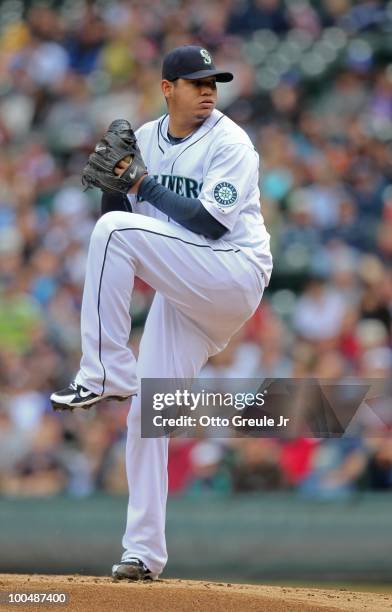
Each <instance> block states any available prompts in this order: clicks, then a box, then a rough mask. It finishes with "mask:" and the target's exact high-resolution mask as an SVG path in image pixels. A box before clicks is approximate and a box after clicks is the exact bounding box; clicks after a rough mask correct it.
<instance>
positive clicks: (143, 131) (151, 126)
mask: <svg viewBox="0 0 392 612" xmlns="http://www.w3.org/2000/svg"><path fill="white" fill-rule="evenodd" d="M165 117H166V115H162V116H161V117H158V119H154V120H153V121H147V122H146V123H143V124H142V125H140V126H139V127H138V128H137V130H135V134H136V137H137V138H142V137H143V136H148V135H149V134H151V133H152V132H156V130H157V129H158V126H159V123H160V122H161V121H162V120H163V119H164V118H165Z"/></svg>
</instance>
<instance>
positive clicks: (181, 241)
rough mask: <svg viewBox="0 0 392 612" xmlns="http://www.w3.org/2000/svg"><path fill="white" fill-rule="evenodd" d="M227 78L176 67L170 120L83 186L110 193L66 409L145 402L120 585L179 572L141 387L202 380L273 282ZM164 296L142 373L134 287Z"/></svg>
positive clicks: (171, 67) (151, 320)
mask: <svg viewBox="0 0 392 612" xmlns="http://www.w3.org/2000/svg"><path fill="white" fill-rule="evenodd" d="M232 79H233V75H232V74H231V73H229V72H222V71H220V70H218V69H217V68H216V67H215V66H214V63H213V60H212V57H211V55H210V54H209V52H208V51H207V50H206V49H203V48H201V47H198V46H191V45H187V46H182V47H178V48H176V49H174V50H173V51H171V52H170V53H169V54H168V55H167V56H166V57H165V58H164V61H163V71H162V92H163V95H164V97H165V99H166V103H167V113H166V114H165V115H163V116H162V117H160V118H159V119H157V120H156V121H151V122H149V123H146V124H145V125H143V126H142V127H140V128H139V129H138V130H137V131H136V133H134V132H133V131H132V128H131V126H130V124H129V123H128V122H127V121H126V120H118V121H114V122H113V123H112V124H111V126H110V127H109V129H108V131H107V132H106V134H105V135H104V136H103V138H102V139H101V140H100V141H99V142H98V143H97V145H96V147H95V150H94V152H93V153H92V154H91V155H90V157H89V161H88V163H87V166H86V167H85V169H84V172H83V182H84V184H85V185H87V186H91V185H95V186H97V187H99V188H100V189H101V190H102V191H103V198H102V209H103V213H105V214H103V215H102V217H101V218H100V219H99V221H98V222H97V224H96V226H95V229H94V231H93V233H92V236H91V242H90V247H89V254H88V261H87V270H86V279H85V286H84V293H83V304H82V312H81V330H82V358H81V363H80V370H79V372H78V373H77V375H76V377H75V380H74V381H73V382H72V383H71V384H70V385H69V387H67V388H66V389H63V390H61V391H58V392H56V393H53V394H52V396H51V401H52V404H53V407H54V409H56V410H72V409H74V408H75V407H78V406H79V407H82V408H89V407H90V406H92V405H94V404H96V403H97V402H99V401H102V400H104V399H110V398H116V399H125V398H129V397H132V403H131V408H130V411H129V416H128V436H127V446H126V469H127V477H128V484H129V505H128V513H127V525H126V530H125V534H124V537H123V547H124V549H125V551H124V554H123V556H122V559H121V561H120V562H119V563H117V564H116V565H114V566H113V570H112V576H113V577H114V578H115V579H128V580H143V579H154V578H156V577H157V576H159V574H160V573H161V572H162V570H163V568H164V567H165V564H166V562H167V551H166V541H165V512H166V499H167V478H168V477H167V459H168V444H169V440H168V438H162V437H160V438H156V439H142V438H141V434H140V431H141V427H140V393H139V389H140V380H141V379H142V378H186V379H189V378H194V377H197V376H198V374H199V372H200V369H201V368H202V366H203V365H204V364H205V363H206V361H207V359H208V358H209V357H210V356H211V355H214V354H215V353H217V352H219V351H221V350H222V349H223V348H224V347H225V346H226V344H227V343H228V341H229V340H230V338H231V336H232V335H233V334H234V333H235V332H236V331H237V330H238V329H239V328H240V327H241V326H242V325H243V324H244V322H245V321H246V320H247V319H249V317H251V316H252V314H253V313H254V311H255V310H256V308H257V307H258V304H259V302H260V300H261V297H262V295H263V291H264V288H265V287H266V286H267V285H268V282H269V279H270V275H271V271H272V257H271V252H270V246H269V243H270V240H269V235H268V233H267V231H266V229H265V226H264V221H263V217H262V214H261V211H260V193H259V187H258V182H259V176H258V167H259V158H258V155H257V152H256V151H255V148H254V146H253V145H252V143H251V141H250V139H249V137H248V136H247V134H246V133H245V132H244V131H243V130H242V129H241V128H240V127H239V126H238V125H236V124H235V123H234V122H233V121H231V120H230V119H229V118H228V117H227V116H225V115H224V114H223V113H221V112H220V111H219V110H217V109H216V108H215V105H216V100H217V88H216V83H217V82H227V81H231V80H232ZM135 276H138V277H139V278H141V279H143V280H144V281H145V282H146V283H148V284H149V285H150V286H151V287H153V288H154V289H155V290H156V294H155V297H154V300H153V303H152V306H151V309H150V311H149V314H148V317H147V321H146V325H145V329H144V333H143V337H142V340H141V344H140V353H139V357H138V361H137V362H136V360H135V357H134V355H133V354H132V351H131V349H130V348H129V346H128V340H129V334H130V330H131V318H130V314H129V312H130V303H131V299H132V290H133V284H134V278H135Z"/></svg>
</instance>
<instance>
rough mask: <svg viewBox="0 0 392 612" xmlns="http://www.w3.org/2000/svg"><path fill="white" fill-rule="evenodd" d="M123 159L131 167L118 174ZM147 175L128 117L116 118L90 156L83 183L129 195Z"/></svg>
mask: <svg viewBox="0 0 392 612" xmlns="http://www.w3.org/2000/svg"><path fill="white" fill-rule="evenodd" d="M123 159H124V160H125V161H127V162H129V166H128V168H126V169H125V170H124V172H123V173H122V174H121V176H116V175H115V173H114V169H115V167H116V165H117V164H118V163H119V162H120V161H121V160H123ZM144 174H147V168H146V166H145V164H144V161H143V158H142V154H141V152H140V149H139V147H138V144H137V140H136V136H135V133H134V131H133V129H132V127H131V124H130V123H129V121H127V120H126V119H116V121H113V122H112V123H111V124H110V126H109V129H108V131H107V132H106V134H105V135H104V136H103V138H102V140H100V141H99V142H98V143H97V145H96V146H95V150H94V152H93V153H91V155H90V157H89V158H88V163H87V165H86V166H85V168H84V170H83V174H82V184H83V185H85V186H86V187H87V188H89V187H93V186H95V187H99V189H102V191H119V192H120V193H123V194H127V193H128V191H129V190H130V189H131V187H133V185H135V183H137V182H138V180H139V179H140V178H141V177H142V176H143V175H144Z"/></svg>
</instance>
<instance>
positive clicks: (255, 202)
mask: <svg viewBox="0 0 392 612" xmlns="http://www.w3.org/2000/svg"><path fill="white" fill-rule="evenodd" d="M168 125H169V115H164V116H163V117H161V118H160V119H157V120H156V121H151V122H149V123H146V124H145V125H143V126H142V127H140V128H139V129H138V130H137V132H136V136H137V140H138V144H139V146H140V150H141V152H142V155H143V158H144V160H145V163H146V166H147V169H148V171H149V174H152V175H154V177H155V178H156V179H157V180H158V181H159V182H160V183H161V184H162V185H164V186H165V187H168V188H169V189H170V190H172V191H174V192H175V193H177V194H179V195H183V196H186V197H193V198H199V200H200V201H201V202H202V204H203V206H204V207H205V208H206V209H207V210H208V212H209V213H210V214H211V215H212V216H213V217H215V219H217V220H218V221H219V222H220V223H221V224H222V225H224V227H226V228H227V229H228V230H229V231H228V232H227V233H226V234H224V236H223V240H224V241H226V242H227V243H229V244H231V245H233V246H236V247H238V248H239V249H241V251H242V252H243V253H245V255H246V256H247V257H248V258H249V259H250V260H251V261H253V262H254V263H255V264H256V266H257V267H258V268H259V269H260V271H261V272H262V274H263V276H264V283H265V285H268V283H269V279H270V276H271V271H272V256H271V251H270V236H269V234H268V232H267V230H266V228H265V225H264V219H263V216H262V214H261V210H260V191H259V186H258V176H259V156H258V154H257V152H256V150H255V148H254V146H253V144H252V142H251V140H250V138H249V136H248V135H247V134H246V132H245V131H244V130H243V129H242V128H240V127H239V126H238V125H237V124H236V123H234V121H232V120H231V119H229V117H226V115H224V114H223V113H221V112H220V111H218V110H214V111H213V113H212V114H211V116H210V117H209V118H208V119H207V120H206V121H205V122H204V123H203V125H202V126H201V127H200V128H199V129H198V130H197V131H196V132H194V133H193V134H191V135H190V136H189V137H188V138H185V139H184V140H183V141H181V142H180V143H178V144H172V143H171V142H170V140H169V139H168V136H167V131H168ZM129 200H130V202H131V204H132V210H133V211H134V212H137V213H142V214H145V215H148V216H150V217H156V218H158V219H165V220H166V221H167V220H168V218H167V216H166V215H165V214H164V213H162V212H161V211H159V210H158V209H157V208H155V207H154V206H152V205H151V204H149V203H148V202H137V201H136V197H135V196H129ZM170 221H171V223H176V222H175V221H174V220H170Z"/></svg>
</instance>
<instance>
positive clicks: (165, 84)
mask: <svg viewBox="0 0 392 612" xmlns="http://www.w3.org/2000/svg"><path fill="white" fill-rule="evenodd" d="M161 88H162V93H163V95H164V96H165V98H166V100H169V99H170V98H171V97H172V95H173V89H174V85H173V83H172V81H167V80H166V79H163V81H162V82H161Z"/></svg>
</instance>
